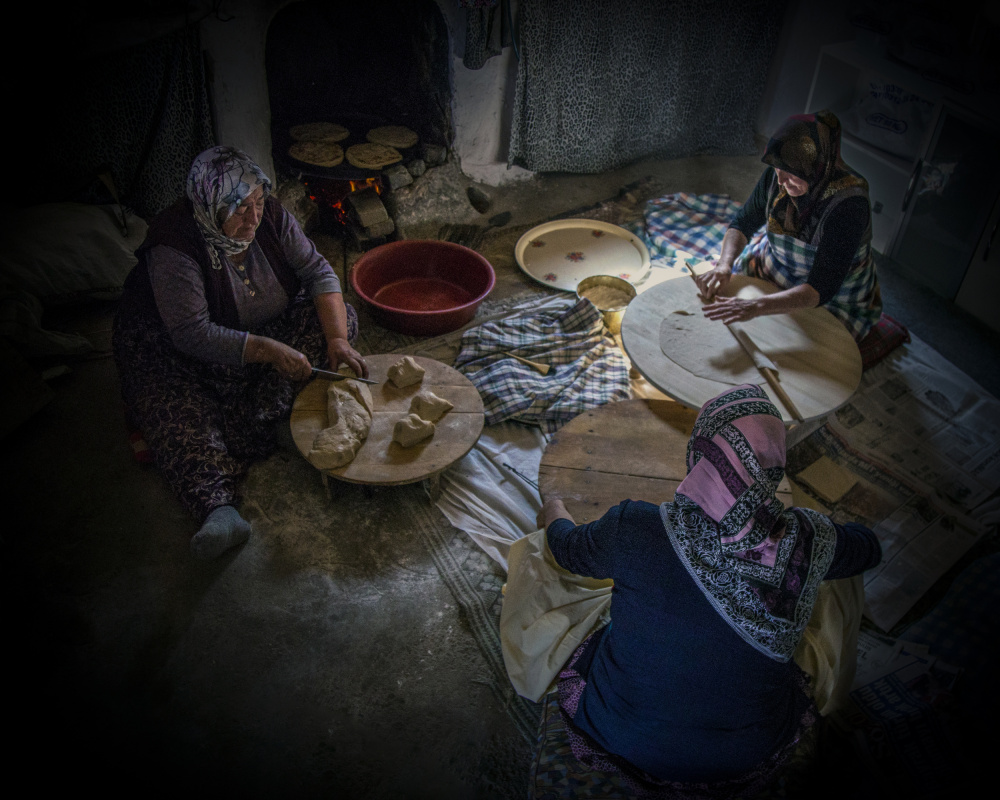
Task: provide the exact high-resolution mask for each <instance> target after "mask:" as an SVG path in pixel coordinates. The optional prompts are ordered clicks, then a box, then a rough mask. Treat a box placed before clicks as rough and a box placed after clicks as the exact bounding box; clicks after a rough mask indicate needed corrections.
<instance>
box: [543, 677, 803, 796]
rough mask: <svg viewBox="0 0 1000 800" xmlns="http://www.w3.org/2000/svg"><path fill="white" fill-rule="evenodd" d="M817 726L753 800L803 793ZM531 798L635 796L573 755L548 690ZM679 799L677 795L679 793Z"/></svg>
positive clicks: (556, 703)
mask: <svg viewBox="0 0 1000 800" xmlns="http://www.w3.org/2000/svg"><path fill="white" fill-rule="evenodd" d="M817 744H818V737H817V729H816V726H814V727H813V728H811V729H810V732H809V734H808V735H807V736H806V737H805V738H804V739H803V740H802V742H801V743H800V744H799V746H798V747H797V748H796V750H795V752H794V753H793V754H792V756H791V758H790V759H789V762H788V763H787V764H786V766H785V768H784V770H783V772H782V774H781V775H780V776H779V778H778V780H777V781H776V782H775V783H774V784H773V785H772V786H771V787H769V788H768V789H766V790H765V791H763V792H759V793H758V794H756V795H753V796H752V800H780V798H794V797H803V796H807V795H805V794H803V792H804V791H805V789H806V786H805V783H806V781H807V780H808V776H809V772H810V768H811V767H812V765H813V763H814V762H815V759H816V755H817ZM528 797H529V798H530V800H631V798H633V797H635V795H634V794H632V793H630V791H629V789H628V788H627V787H626V786H625V783H624V781H623V780H622V778H621V776H619V775H616V774H611V773H603V772H594V771H592V770H588V769H587V768H586V767H585V766H584V765H583V764H581V763H580V761H578V760H577V758H576V757H575V756H574V755H573V749H572V747H571V746H570V741H569V735H568V733H567V732H566V723H565V722H564V721H563V717H562V714H560V713H559V696H558V693H557V692H554V691H553V692H550V693H549V694H547V695H546V696H545V698H544V700H543V705H542V717H541V721H540V722H539V725H538V738H537V743H536V745H535V758H534V760H533V761H532V764H531V776H530V779H529V785H528ZM678 798H679V800H680V798H681V796H678Z"/></svg>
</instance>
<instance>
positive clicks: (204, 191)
mask: <svg viewBox="0 0 1000 800" xmlns="http://www.w3.org/2000/svg"><path fill="white" fill-rule="evenodd" d="M258 186H263V187H264V194H265V195H267V194H268V193H269V192H270V191H271V179H270V178H268V177H267V175H265V174H264V171H263V170H262V169H261V168H260V167H258V166H257V164H256V163H255V162H254V160H253V159H252V158H250V156H248V155H247V154H246V153H244V152H243V151H242V150H238V149H237V148H235V147H210V148H209V149H208V150H205V151H204V152H202V153H200V154H199V155H198V157H197V158H195V160H194V163H193V164H192V165H191V170H190V172H188V178H187V186H186V188H185V193H186V194H187V197H188V199H189V200H190V201H191V204H192V206H193V207H194V219H195V222H197V224H198V230H200V231H201V233H202V235H203V236H204V237H205V241H206V242H208V245H209V247H208V251H209V253H210V254H211V256H212V266H213V267H215V269H221V266H222V265H221V263H220V262H219V257H218V255H217V253H216V250H221V251H222V252H223V253H226V254H228V255H236V254H237V253H242V252H243V251H244V250H246V249H247V247H249V246H250V242H249V241H240V240H238V239H231V238H229V237H228V236H226V235H225V234H224V233H223V232H222V225H223V223H225V221H226V220H227V219H229V217H230V216H232V214H233V212H234V211H236V209H237V208H239V206H240V204H241V203H242V202H243V201H244V200H246V198H247V197H248V196H249V194H250V193H251V192H252V191H253V190H254V189H256V188H257V187H258Z"/></svg>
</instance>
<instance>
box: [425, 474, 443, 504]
mask: <svg viewBox="0 0 1000 800" xmlns="http://www.w3.org/2000/svg"><path fill="white" fill-rule="evenodd" d="M423 484H424V491H425V492H427V497H428V498H429V499H430V501H431V502H432V503H435V502H437V499H438V498H439V497H440V496H441V473H440V472H435V473H434V474H433V475H428V476H427V477H426V478H424V480H423Z"/></svg>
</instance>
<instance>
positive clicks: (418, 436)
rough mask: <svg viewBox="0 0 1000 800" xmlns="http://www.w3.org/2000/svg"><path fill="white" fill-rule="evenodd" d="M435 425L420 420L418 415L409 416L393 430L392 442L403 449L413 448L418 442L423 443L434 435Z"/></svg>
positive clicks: (398, 421)
mask: <svg viewBox="0 0 1000 800" xmlns="http://www.w3.org/2000/svg"><path fill="white" fill-rule="evenodd" d="M434 430H435V425H434V423H433V422H428V421H427V420H425V419H420V417H418V416H417V415H416V414H407V415H406V416H405V417H403V418H402V419H400V420H397V421H396V425H395V426H394V427H393V429H392V440H393V441H394V442H398V443H399V445H400V446H401V447H413V445H415V444H417V443H418V442H422V441H423V440H424V439H427V438H428V437H430V436H433V435H434Z"/></svg>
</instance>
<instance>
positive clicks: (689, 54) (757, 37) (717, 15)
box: [508, 0, 785, 173]
mask: <svg viewBox="0 0 1000 800" xmlns="http://www.w3.org/2000/svg"><path fill="white" fill-rule="evenodd" d="M518 7H519V14H520V20H519V24H518V29H519V44H520V61H519V62H518V73H517V88H516V93H515V100H514V111H513V120H512V129H511V138H510V148H509V159H508V160H509V163H510V164H516V165H518V166H521V167H524V168H526V169H530V170H534V171H539V172H541V171H562V172H583V173H588V172H601V171H604V170H607V169H613V168H615V167H619V166H622V165H624V164H628V163H630V162H632V161H635V160H637V159H639V158H644V157H649V156H659V157H664V158H674V157H682V156H690V155H695V154H714V155H738V154H748V153H753V152H755V151H756V149H755V143H754V128H755V123H756V120H757V110H758V106H759V104H760V100H761V97H762V95H763V91H764V84H765V82H766V80H767V72H768V69H769V67H770V64H771V57H772V54H773V52H774V48H775V45H776V44H777V40H778V32H779V30H780V27H781V21H782V18H783V16H784V7H785V0H702V2H698V3H694V2H690V0H618V2H614V3H609V2H607V0H521V2H520V3H519V4H518Z"/></svg>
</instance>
